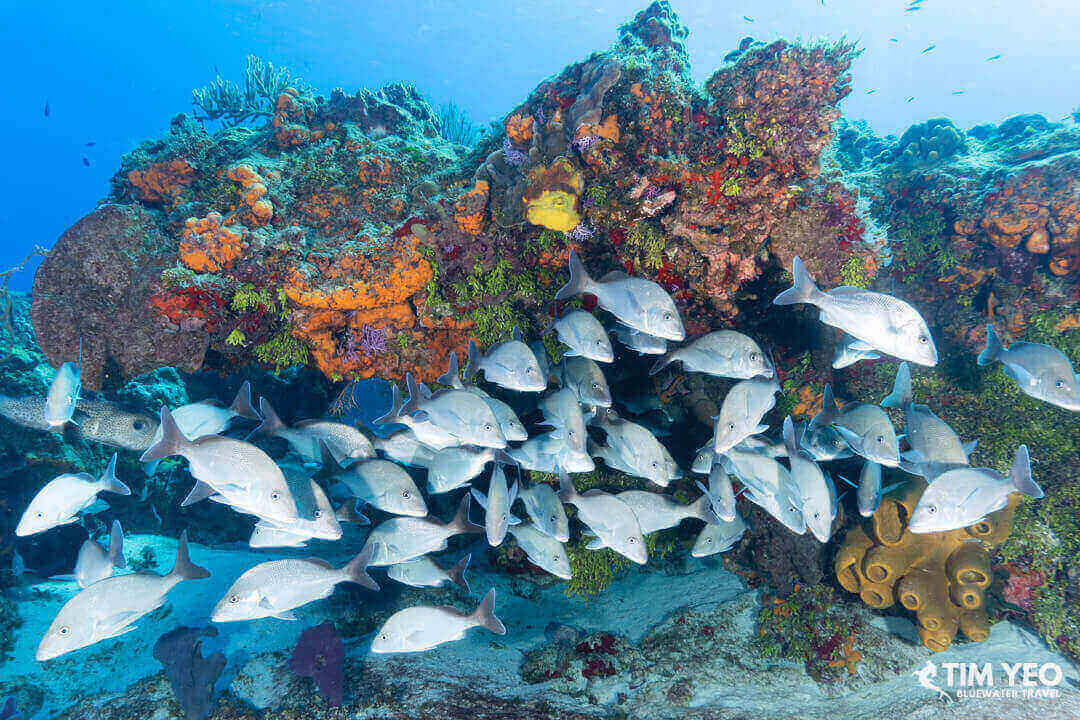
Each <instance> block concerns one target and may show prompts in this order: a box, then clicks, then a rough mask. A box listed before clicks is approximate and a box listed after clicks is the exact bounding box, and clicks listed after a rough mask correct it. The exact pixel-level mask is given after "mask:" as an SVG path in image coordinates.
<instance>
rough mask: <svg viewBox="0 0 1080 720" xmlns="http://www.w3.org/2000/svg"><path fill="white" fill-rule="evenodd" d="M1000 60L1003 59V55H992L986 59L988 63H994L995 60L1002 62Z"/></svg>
mask: <svg viewBox="0 0 1080 720" xmlns="http://www.w3.org/2000/svg"><path fill="white" fill-rule="evenodd" d="M1000 59H1001V55H991V56H990V57H988V58H986V62H994V61H995V60H1000Z"/></svg>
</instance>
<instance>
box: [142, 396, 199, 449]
mask: <svg viewBox="0 0 1080 720" xmlns="http://www.w3.org/2000/svg"><path fill="white" fill-rule="evenodd" d="M190 446H191V441H189V440H188V439H187V438H186V437H184V434H183V433H182V432H180V426H178V425H177V424H176V420H174V419H173V416H172V413H171V412H169V408H167V407H165V406H164V405H163V406H162V407H161V439H160V440H158V441H157V443H155V444H154V445H151V446H150V447H148V448H147V449H146V452H144V453H143V454H142V456H141V457H140V458H139V462H144V463H145V462H150V461H151V460H161V459H162V458H167V457H169V456H170V455H179V454H181V453H182V452H183V451H184V450H185V449H186V448H188V447H190Z"/></svg>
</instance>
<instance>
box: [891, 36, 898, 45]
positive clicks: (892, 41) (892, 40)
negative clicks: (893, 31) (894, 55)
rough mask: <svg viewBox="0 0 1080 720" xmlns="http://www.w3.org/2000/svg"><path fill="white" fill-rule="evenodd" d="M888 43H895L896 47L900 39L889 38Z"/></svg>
mask: <svg viewBox="0 0 1080 720" xmlns="http://www.w3.org/2000/svg"><path fill="white" fill-rule="evenodd" d="M889 42H891V43H896V44H897V45H899V44H900V39H899V38H894V37H891V38H889Z"/></svg>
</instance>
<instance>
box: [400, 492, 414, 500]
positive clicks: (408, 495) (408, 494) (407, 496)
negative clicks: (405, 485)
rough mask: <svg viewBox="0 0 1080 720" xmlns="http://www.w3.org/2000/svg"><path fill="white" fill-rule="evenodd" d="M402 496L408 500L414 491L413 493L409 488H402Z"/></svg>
mask: <svg viewBox="0 0 1080 720" xmlns="http://www.w3.org/2000/svg"><path fill="white" fill-rule="evenodd" d="M401 497H403V498H405V499H406V500H408V499H409V498H410V497H412V493H411V492H409V491H408V490H402V491H401Z"/></svg>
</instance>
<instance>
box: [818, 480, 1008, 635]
mask: <svg viewBox="0 0 1080 720" xmlns="http://www.w3.org/2000/svg"><path fill="white" fill-rule="evenodd" d="M925 489H926V484H925V483H923V482H917V483H911V487H910V488H909V489H908V490H907V492H906V493H904V495H903V496H902V497H900V498H892V497H889V498H884V499H883V500H882V502H881V505H880V506H879V507H878V509H877V511H875V512H874V514H873V516H872V517H871V518H870V519H869V522H868V523H867V524H866V525H867V526H866V527H862V526H856V527H854V528H852V529H851V530H849V531H848V532H847V535H846V537H845V538H844V543H843V545H842V546H841V548H840V549H839V550H838V551H837V553H836V561H835V571H836V578H837V580H838V581H839V582H840V585H841V586H843V588H844V589H845V590H847V591H848V592H851V593H857V594H858V595H859V597H860V598H861V599H862V601H863V602H864V603H866V604H867V605H868V606H870V607H871V608H874V609H876V610H882V609H885V608H888V607H891V606H892V605H893V604H894V603H896V602H897V601H899V602H900V604H901V605H902V606H903V607H904V608H906V609H907V610H910V611H912V612H914V613H915V614H916V617H917V619H918V630H919V638H920V639H921V640H922V641H923V644H924V645H926V647H928V648H930V649H931V650H934V651H935V652H941V651H943V650H946V649H948V647H949V646H950V645H951V644H952V642H953V638H954V636H955V635H956V631H957V629H958V628H959V630H960V631H961V632H963V633H964V636H965V637H967V638H968V639H969V640H974V641H980V640H985V639H986V638H987V636H988V635H989V633H990V626H989V621H988V619H987V615H986V591H987V588H988V587H989V586H990V582H991V580H992V573H991V570H990V565H991V558H990V551H991V550H992V549H993V548H995V547H996V546H998V545H1000V544H1001V543H1002V542H1003V541H1004V540H1005V538H1007V537H1008V536H1009V532H1010V531H1011V530H1012V522H1013V513H1014V511H1015V509H1016V504H1017V503H1018V502H1019V498H1018V496H1017V495H1016V494H1013V495H1012V496H1011V497H1010V501H1009V505H1008V506H1007V507H1006V508H1005V509H1003V510H999V511H998V512H996V513H993V514H991V515H990V516H989V517H987V518H986V519H985V520H983V521H982V522H979V523H977V524H975V525H973V526H971V527H969V528H963V529H960V530H951V531H949V532H944V533H928V534H924V535H916V534H914V533H912V532H910V531H909V530H908V529H907V526H906V521H907V519H908V518H909V517H910V516H911V513H912V512H913V511H914V509H915V505H916V503H917V502H918V500H919V498H920V497H921V496H922V493H923V491H924V490H925Z"/></svg>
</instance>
